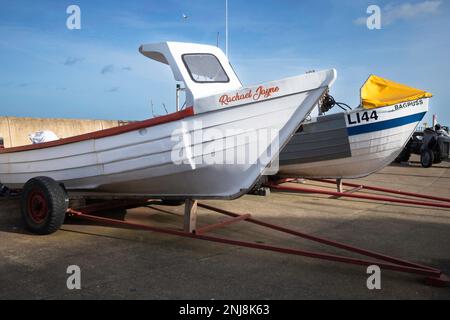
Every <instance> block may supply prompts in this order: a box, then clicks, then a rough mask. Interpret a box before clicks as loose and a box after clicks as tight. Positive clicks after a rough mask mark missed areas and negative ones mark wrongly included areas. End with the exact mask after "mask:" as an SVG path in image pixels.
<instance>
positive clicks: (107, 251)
mask: <svg viewBox="0 0 450 320" xmlns="http://www.w3.org/2000/svg"><path fill="white" fill-rule="evenodd" d="M360 181H361V182H362V183H366V184H370V185H377V186H384V187H389V188H400V189H403V190H407V191H412V192H423V193H426V194H432V195H440V196H443V197H450V165H449V164H441V165H439V166H435V167H433V168H431V169H423V168H421V167H420V166H419V165H418V164H412V165H411V166H407V165H404V166H391V167H388V168H386V169H385V170H383V171H382V172H380V173H377V174H374V175H372V176H370V177H368V178H366V179H363V180H360ZM313 184H317V183H313ZM322 186H324V185H322ZM328 188H330V190H332V189H331V188H333V186H332V185H330V186H328ZM372 193H373V192H372ZM208 203H210V204H213V205H216V206H220V207H223V208H226V209H230V210H234V211H239V212H249V213H252V214H253V216H254V217H256V218H259V219H263V220H266V221H269V222H273V223H276V224H279V225H282V226H287V227H291V228H294V229H297V230H300V231H304V232H308V233H312V234H314V235H318V236H323V237H328V238H330V239H334V240H338V241H344V242H347V243H349V244H353V245H357V246H362V247H364V248H367V249H371V250H376V251H380V252H382V253H386V254H389V255H394V256H398V257H401V258H405V259H409V260H411V261H414V262H419V263H423V264H427V265H431V266H434V267H437V268H440V269H442V270H444V271H445V272H446V273H447V274H450V210H445V209H430V208H423V207H418V206H406V205H392V204H387V203H374V202H370V201H364V200H351V199H346V200H345V199H340V200H336V199H331V198H330V197H328V196H316V195H299V194H295V195H294V194H286V193H272V194H271V195H270V196H269V197H266V198H264V197H257V196H246V197H244V198H242V199H240V200H237V201H234V202H226V201H218V202H208ZM167 209H168V210H171V211H175V213H177V214H167V213H162V212H159V211H156V210H153V209H149V208H140V209H134V210H129V211H128V212H127V214H126V220H128V221H134V222H142V223H149V224H152V225H157V226H159V225H166V226H172V227H180V226H181V224H182V218H181V216H179V214H180V213H181V209H182V208H178V207H176V208H167ZM199 214H200V216H199V218H200V221H199V224H200V225H202V224H208V223H214V222H216V221H219V220H220V219H222V217H221V216H218V215H217V214H213V213H210V212H208V211H206V210H200V212H199ZM214 234H215V235H220V236H227V237H231V238H237V239H243V240H248V241H253V242H258V243H266V244H275V245H280V246H284V247H292V248H299V249H306V250H323V251H325V252H329V253H342V252H340V251H339V250H334V249H330V248H324V247H323V246H320V245H317V244H313V243H311V242H308V241H305V240H300V239H295V238H293V237H292V236H289V235H284V234H280V233H277V232H275V231H270V230H266V229H262V228H261V227H258V226H254V225H252V224H249V223H246V222H240V223H239V224H236V225H233V226H230V227H227V228H226V229H222V230H218V231H215V232H214ZM0 257H1V258H0V299H16V298H20V299H22V298H25V299H79V298H81V299H109V298H112V299H449V298H450V289H449V288H446V289H440V288H433V287H428V286H425V285H424V284H423V280H424V279H423V277H421V276H411V275H405V274H399V273H395V272H390V271H383V272H382V278H381V281H382V289H381V290H379V291H369V290H368V289H367V287H366V280H367V277H368V275H367V274H366V270H365V268H361V267H356V266H348V265H342V264H338V263H332V262H326V261H321V260H315V259H310V258H303V257H298V256H289V255H283V254H278V253H272V252H264V251H258V250H253V249H245V248H239V247H232V246H227V245H221V244H216V243H209V242H203V241H199V240H189V239H185V238H178V237H173V236H167V235H161V234H156V233H150V232H145V231H135V230H125V229H117V228H112V227H106V226H99V225H98V224H97V225H96V224H88V223H84V222H79V221H73V220H70V221H68V222H67V223H66V224H65V225H64V226H63V229H62V230H61V231H59V232H57V233H56V234H54V235H51V236H45V237H38V236H34V235H30V234H28V233H27V232H26V231H24V230H23V227H22V222H21V219H20V210H19V205H18V202H17V201H14V200H3V201H0ZM69 265H78V266H79V267H80V268H81V282H82V289H81V290H78V291H69V290H68V289H67V287H66V280H67V277H68V275H67V274H66V270H67V267H68V266H69Z"/></svg>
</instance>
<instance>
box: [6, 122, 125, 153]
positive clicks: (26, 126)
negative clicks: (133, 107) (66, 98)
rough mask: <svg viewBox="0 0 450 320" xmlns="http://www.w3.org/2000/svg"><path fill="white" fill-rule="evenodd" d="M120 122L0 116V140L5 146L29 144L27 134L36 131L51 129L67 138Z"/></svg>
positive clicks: (116, 124)
mask: <svg viewBox="0 0 450 320" xmlns="http://www.w3.org/2000/svg"><path fill="white" fill-rule="evenodd" d="M121 124H122V123H121V122H120V121H117V120H115V121H112V120H81V119H40V118H16V117H0V140H1V138H3V143H4V147H5V148H9V147H17V146H24V145H29V144H31V141H30V139H29V137H28V135H29V134H30V133H34V132H37V131H42V130H51V131H53V132H54V133H56V135H57V136H58V137H59V138H68V137H73V136H77V135H80V134H84V133H88V132H93V131H99V130H104V129H108V128H112V127H117V126H119V125H121Z"/></svg>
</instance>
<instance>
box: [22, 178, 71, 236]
mask: <svg viewBox="0 0 450 320" xmlns="http://www.w3.org/2000/svg"><path fill="white" fill-rule="evenodd" d="M20 206H21V211H22V218H23V220H24V222H25V226H26V227H27V229H28V230H29V231H31V232H33V233H35V234H38V235H49V234H52V233H55V232H56V231H58V230H59V228H60V227H61V225H62V224H63V223H64V219H65V217H66V212H67V208H68V206H69V198H68V196H67V193H66V191H65V190H64V189H63V187H61V185H59V184H58V183H57V182H56V181H55V180H53V179H51V178H47V177H37V178H33V179H31V180H29V181H28V182H27V183H26V184H25V186H24V187H23V192H22V196H21V200H20Z"/></svg>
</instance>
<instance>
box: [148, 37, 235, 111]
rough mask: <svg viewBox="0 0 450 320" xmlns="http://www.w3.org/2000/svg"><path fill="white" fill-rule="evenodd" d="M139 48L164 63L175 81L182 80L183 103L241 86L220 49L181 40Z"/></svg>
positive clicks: (191, 104) (191, 102)
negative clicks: (170, 70)
mask: <svg viewBox="0 0 450 320" xmlns="http://www.w3.org/2000/svg"><path fill="white" fill-rule="evenodd" d="M139 51H140V52H141V53H142V54H143V55H144V56H146V57H148V58H150V59H152V60H155V61H158V62H161V63H164V64H167V65H169V67H170V68H171V69H172V72H173V75H174V78H175V80H176V81H179V82H182V83H183V84H184V88H185V94H186V106H187V107H191V106H194V105H195V104H196V103H195V102H196V101H197V100H199V99H202V98H205V97H209V96H213V95H216V94H219V93H223V92H227V91H232V90H237V89H241V88H242V83H241V81H240V80H239V78H238V76H237V75H236V73H235V72H234V70H233V67H232V66H231V64H230V62H229V61H228V58H227V57H226V56H225V54H224V53H223V51H222V50H221V49H220V48H217V47H214V46H209V45H201V44H192V43H182V42H163V43H156V44H145V45H142V46H141V47H140V48H139Z"/></svg>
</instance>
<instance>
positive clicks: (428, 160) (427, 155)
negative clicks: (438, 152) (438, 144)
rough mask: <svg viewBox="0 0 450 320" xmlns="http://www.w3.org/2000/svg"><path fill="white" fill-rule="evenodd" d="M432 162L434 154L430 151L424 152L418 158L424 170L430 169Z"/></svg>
mask: <svg viewBox="0 0 450 320" xmlns="http://www.w3.org/2000/svg"><path fill="white" fill-rule="evenodd" d="M433 162H434V154H433V152H432V151H431V150H424V151H422V154H421V156H420V163H421V164H422V167H424V168H430V167H431V166H432V165H433Z"/></svg>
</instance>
